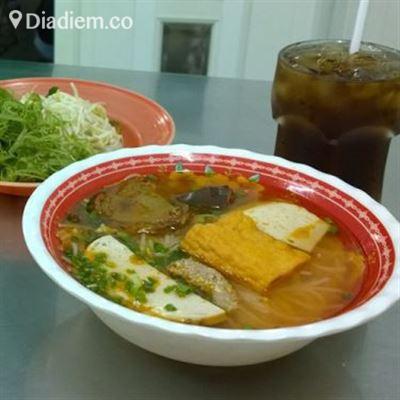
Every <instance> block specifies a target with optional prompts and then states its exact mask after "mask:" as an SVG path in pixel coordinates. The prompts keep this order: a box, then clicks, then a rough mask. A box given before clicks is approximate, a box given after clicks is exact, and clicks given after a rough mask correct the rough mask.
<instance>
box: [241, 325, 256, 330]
mask: <svg viewBox="0 0 400 400" xmlns="http://www.w3.org/2000/svg"><path fill="white" fill-rule="evenodd" d="M243 329H254V328H253V327H252V326H251V325H243Z"/></svg>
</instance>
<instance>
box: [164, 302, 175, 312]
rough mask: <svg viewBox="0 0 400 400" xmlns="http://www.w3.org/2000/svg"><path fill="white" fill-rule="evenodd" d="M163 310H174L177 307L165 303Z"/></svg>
mask: <svg viewBox="0 0 400 400" xmlns="http://www.w3.org/2000/svg"><path fill="white" fill-rule="evenodd" d="M164 310H165V311H176V310H177V308H176V307H175V306H174V305H173V304H171V303H168V304H166V305H165V306H164Z"/></svg>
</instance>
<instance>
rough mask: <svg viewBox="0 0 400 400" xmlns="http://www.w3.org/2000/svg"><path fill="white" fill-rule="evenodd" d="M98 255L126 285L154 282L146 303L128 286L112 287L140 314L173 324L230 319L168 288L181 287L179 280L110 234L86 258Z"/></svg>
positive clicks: (92, 246)
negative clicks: (130, 290)
mask: <svg viewBox="0 0 400 400" xmlns="http://www.w3.org/2000/svg"><path fill="white" fill-rule="evenodd" d="M95 254H102V255H105V256H106V260H107V261H106V263H105V264H104V266H103V267H104V268H106V269H107V271H108V272H109V273H110V274H112V273H118V274H120V275H121V276H123V277H124V281H125V282H128V281H129V282H131V283H132V285H136V286H140V285H141V284H143V282H145V281H149V280H151V282H153V283H154V287H153V290H152V291H150V292H148V293H146V301H145V302H141V303H140V302H138V301H136V300H135V299H134V298H132V297H131V296H130V295H129V293H128V292H127V291H126V290H125V288H124V287H122V288H121V287H118V286H117V287H111V288H109V292H108V294H109V295H114V296H115V295H116V296H119V297H122V298H123V299H124V304H126V305H127V306H129V308H133V309H135V310H137V311H141V312H143V313H146V314H150V315H155V316H157V317H161V318H164V319H169V320H171V321H177V322H184V323H189V324H200V325H215V324H217V323H219V322H221V321H223V320H224V319H225V318H226V312H225V311H224V310H223V309H222V308H220V307H218V306H216V305H214V304H212V303H211V302H209V301H207V300H205V299H203V298H202V297H200V296H198V295H197V294H195V293H190V294H187V295H185V296H184V297H180V296H178V295H177V294H176V293H175V291H170V290H168V289H167V288H169V287H174V286H176V285H177V281H175V280H174V279H172V278H170V277H169V276H167V275H165V274H163V273H162V272H160V271H158V270H157V269H156V268H154V267H152V266H151V265H149V264H147V263H146V262H144V261H142V260H140V259H139V258H138V257H136V255H135V254H134V253H133V252H132V251H131V250H130V249H129V248H128V247H126V246H125V245H124V244H122V243H121V242H119V241H118V240H117V239H115V238H114V237H112V236H110V235H106V236H102V237H100V238H99V239H96V240H95V241H94V242H92V243H91V244H90V245H89V247H88V248H87V250H86V253H85V255H86V256H87V257H88V258H89V259H90V258H91V257H93V255H95Z"/></svg>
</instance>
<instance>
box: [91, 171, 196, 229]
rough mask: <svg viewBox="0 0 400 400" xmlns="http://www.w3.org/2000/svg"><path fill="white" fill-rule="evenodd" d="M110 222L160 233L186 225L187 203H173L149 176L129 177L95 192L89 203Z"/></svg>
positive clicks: (116, 226)
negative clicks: (158, 190)
mask: <svg viewBox="0 0 400 400" xmlns="http://www.w3.org/2000/svg"><path fill="white" fill-rule="evenodd" d="M89 205H90V207H92V209H93V210H94V211H96V212H97V213H98V214H99V215H100V216H101V217H102V218H103V219H104V220H105V222H106V223H107V225H109V226H111V227H115V228H122V229H125V230H127V231H128V232H131V233H159V232H161V231H163V230H171V229H176V228H179V227H181V226H182V225H184V224H185V222H186V221H187V219H188V216H189V207H188V206H187V205H186V204H182V203H177V204H172V203H171V202H169V201H168V200H167V199H165V198H164V197H162V196H161V195H160V194H158V193H157V192H156V186H155V183H154V182H152V181H151V180H149V179H147V178H146V177H141V176H137V177H133V178H129V179H127V180H125V181H123V182H121V183H119V184H118V185H114V186H111V187H109V188H107V189H105V190H103V191H102V192H100V193H98V194H97V195H95V196H94V197H93V198H92V199H91V200H90V203H89Z"/></svg>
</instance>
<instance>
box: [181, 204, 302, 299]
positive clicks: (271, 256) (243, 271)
mask: <svg viewBox="0 0 400 400" xmlns="http://www.w3.org/2000/svg"><path fill="white" fill-rule="evenodd" d="M181 247H182V248H183V249H184V250H185V251H186V252H187V253H189V254H190V255H192V256H193V257H196V258H198V259H199V260H201V261H203V262H205V263H206V264H208V265H210V266H212V267H214V268H215V269H217V270H218V271H220V272H221V273H223V274H225V275H226V276H229V277H231V278H232V279H234V280H235V281H237V282H240V283H243V284H245V285H247V286H249V287H251V288H252V289H254V290H255V291H257V292H259V293H262V294H263V293H266V291H267V289H268V286H269V285H270V284H271V283H272V282H273V281H275V280H276V279H278V278H280V277H282V276H284V275H286V274H288V273H290V272H292V271H293V270H294V269H295V268H296V267H298V266H299V265H301V264H303V263H304V262H306V261H307V260H308V259H309V258H310V256H309V255H308V254H307V253H305V252H303V251H300V250H297V249H294V248H293V247H291V246H289V245H287V244H286V243H284V242H281V241H279V240H276V239H274V238H273V237H271V236H270V235H267V234H265V233H264V232H262V231H260V230H259V229H258V228H257V225H256V223H255V222H254V221H253V220H252V219H251V218H250V217H249V216H247V215H245V214H244V213H243V212H242V211H234V212H231V213H229V214H226V215H224V216H222V217H221V218H220V219H219V220H217V221H216V222H213V223H209V224H196V225H194V226H193V227H192V228H191V229H190V230H189V231H188V232H187V234H186V235H185V237H184V238H183V240H182V242H181Z"/></svg>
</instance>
